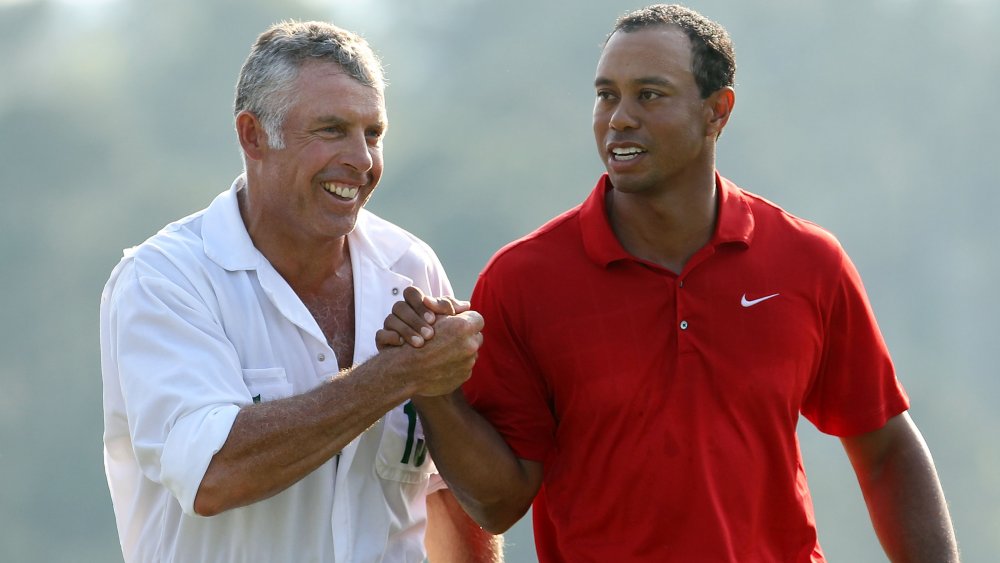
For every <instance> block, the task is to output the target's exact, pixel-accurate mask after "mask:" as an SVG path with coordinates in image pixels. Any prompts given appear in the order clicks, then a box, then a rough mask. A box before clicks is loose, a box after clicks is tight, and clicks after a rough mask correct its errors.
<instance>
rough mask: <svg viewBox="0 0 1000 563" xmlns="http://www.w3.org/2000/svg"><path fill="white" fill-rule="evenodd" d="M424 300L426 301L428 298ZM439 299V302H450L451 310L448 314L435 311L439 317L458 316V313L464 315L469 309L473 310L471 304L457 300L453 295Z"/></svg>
mask: <svg viewBox="0 0 1000 563" xmlns="http://www.w3.org/2000/svg"><path fill="white" fill-rule="evenodd" d="M424 299H426V297H425V298H424ZM437 299H439V300H445V299H446V300H448V305H447V307H448V308H449V311H448V312H442V311H437V310H435V311H434V312H435V313H437V314H439V315H457V314H458V313H464V312H466V311H468V310H469V309H471V308H472V306H471V305H470V304H469V302H468V301H462V300H461V299H456V298H454V297H452V296H451V295H442V296H441V297H438V298H437Z"/></svg>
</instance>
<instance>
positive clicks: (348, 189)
mask: <svg viewBox="0 0 1000 563" xmlns="http://www.w3.org/2000/svg"><path fill="white" fill-rule="evenodd" d="M323 189H324V190H326V191H328V192H330V193H331V194H333V195H336V196H340V197H342V198H344V199H354V197H355V196H357V195H358V188H356V187H354V186H345V185H343V184H335V183H333V182H327V183H325V184H323Z"/></svg>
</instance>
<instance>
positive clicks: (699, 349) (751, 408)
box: [465, 176, 908, 563]
mask: <svg viewBox="0 0 1000 563" xmlns="http://www.w3.org/2000/svg"><path fill="white" fill-rule="evenodd" d="M717 185H718V190H719V218H718V223H717V225H718V226H717V230H716V232H715V234H714V236H713V238H712V240H711V242H710V243H709V244H708V245H706V246H705V247H704V248H702V249H701V250H700V251H699V252H698V253H697V254H695V255H694V256H693V257H692V258H691V259H690V260H689V261H688V263H687V265H686V266H685V268H684V271H683V272H681V273H680V275H676V274H674V273H672V272H670V271H668V270H665V269H663V268H660V267H658V266H657V265H655V264H651V263H648V262H645V261H643V260H640V259H637V258H634V257H633V256H631V255H629V254H628V253H627V252H626V251H625V250H624V249H623V248H622V246H621V244H620V243H619V242H618V240H617V239H616V238H615V236H614V234H613V232H612V230H611V227H610V225H609V223H608V220H607V215H606V210H605V203H604V202H605V194H606V193H607V191H608V190H610V189H612V187H611V185H610V182H609V181H608V179H607V177H606V176H605V177H603V178H602V179H601V180H600V181H599V182H598V184H597V187H596V188H595V189H594V192H593V193H592V194H591V195H590V197H589V198H588V199H587V200H586V201H585V202H584V203H583V204H582V205H580V206H579V207H577V208H574V209H571V210H570V211H568V212H566V213H564V214H562V215H560V216H559V217H556V218H555V219H553V220H552V221H550V222H549V223H547V224H545V225H544V226H542V227H541V228H540V229H538V230H537V231H535V232H534V233H532V234H530V235H528V236H527V237H525V238H523V239H520V240H518V241H515V242H513V243H511V244H510V245H508V246H506V247H505V248H503V249H502V250H500V251H499V252H498V253H497V254H496V255H495V256H494V257H493V259H492V260H491V261H490V263H489V264H488V265H487V266H486V268H485V270H484V271H483V273H482V274H481V275H480V278H479V281H478V283H477V285H476V288H475V290H474V292H473V295H472V304H473V307H474V308H475V309H476V310H478V311H480V312H481V313H482V314H483V316H484V317H485V319H486V328H485V330H484V336H485V341H484V344H483V347H482V349H481V351H480V354H479V359H478V361H477V362H476V367H475V370H474V373H473V376H472V378H471V379H470V380H469V382H468V383H467V384H466V386H465V392H466V395H467V396H468V398H469V401H470V402H471V403H472V404H473V406H474V407H475V408H476V409H478V410H479V411H480V412H482V413H483V414H484V415H485V416H486V418H488V419H489V420H490V421H491V422H492V423H493V424H494V425H495V426H496V427H497V429H498V430H499V431H500V433H501V434H502V435H503V436H504V437H505V438H506V440H507V442H508V443H509V444H510V446H511V447H512V448H513V450H514V451H515V452H516V453H517V455H518V456H520V457H522V458H525V459H531V460H537V461H542V462H543V463H544V471H545V473H544V481H543V485H542V490H541V492H540V493H539V496H538V497H537V498H536V500H535V504H534V511H533V513H534V518H535V541H536V544H537V548H538V555H539V559H540V560H541V561H542V562H557V561H569V562H574V563H576V562H580V561H603V562H606V561H616V562H617V561H685V562H689V561H740V562H745V561H780V562H786V561H822V560H823V555H822V551H821V550H820V547H819V544H818V542H817V537H816V529H815V520H814V516H813V509H812V501H811V499H810V497H809V491H808V488H807V486H806V477H805V472H804V471H803V467H802V459H801V456H800V453H799V448H798V441H797V438H796V435H795V425H796V423H797V421H798V419H799V413H802V414H803V415H805V416H806V417H807V418H808V419H809V420H810V421H812V422H813V423H814V424H815V425H816V426H817V427H818V428H819V429H820V430H821V431H823V432H826V433H830V434H834V435H838V436H846V435H851V434H857V433H862V432H867V431H871V430H875V429H878V428H880V427H881V426H882V425H883V424H885V422H886V421H887V420H888V419H889V418H891V417H892V416H895V415H897V414H899V413H901V412H903V411H904V410H906V409H907V407H908V403H907V398H906V395H905V393H904V391H903V389H902V388H901V386H900V385H899V383H898V382H897V380H896V378H895V375H894V372H893V367H892V362H891V360H890V358H889V354H888V351H887V350H886V346H885V343H884V341H883V339H882V336H881V334H880V333H879V330H878V327H877V325H876V323H875V318H874V315H873V314H872V310H871V307H870V306H869V303H868V299H867V297H866V295H865V292H864V289H863V287H862V285H861V279H860V278H859V276H858V273H857V271H856V270H855V268H854V266H853V265H852V264H851V262H850V260H849V259H848V257H847V256H846V254H845V253H844V251H843V249H842V248H841V247H840V245H839V244H838V242H837V241H836V239H835V238H834V237H833V236H832V235H830V234H829V233H828V232H826V231H824V230H823V229H821V228H820V227H818V226H816V225H814V224H812V223H809V222H807V221H804V220H801V219H798V218H796V217H794V216H792V215H790V214H788V213H786V212H784V211H783V210H781V209H780V208H778V207H776V206H775V205H773V204H772V203H770V202H768V201H766V200H764V199H762V198H760V197H758V196H755V195H753V194H750V193H748V192H745V191H743V190H741V189H739V188H738V187H737V186H736V185H734V184H732V183H731V182H729V181H728V180H725V179H724V178H722V177H721V176H719V177H718V180H717Z"/></svg>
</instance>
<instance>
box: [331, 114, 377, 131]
mask: <svg viewBox="0 0 1000 563" xmlns="http://www.w3.org/2000/svg"><path fill="white" fill-rule="evenodd" d="M315 123H316V124H317V125H322V126H331V125H340V126H345V127H346V126H347V125H350V122H349V121H347V120H346V119H344V118H342V117H337V116H336V115H324V116H321V117H317V118H316V119H315ZM372 126H373V127H377V128H379V129H380V130H382V131H385V130H386V129H387V128H388V127H389V124H388V123H386V122H385V121H382V120H379V121H377V122H375V123H373V124H372Z"/></svg>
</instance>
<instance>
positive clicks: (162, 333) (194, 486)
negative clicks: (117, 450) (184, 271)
mask: <svg viewBox="0 0 1000 563" xmlns="http://www.w3.org/2000/svg"><path fill="white" fill-rule="evenodd" d="M111 299H112V301H111V303H110V315H109V324H110V327H109V328H110V340H111V342H112V345H113V348H114V361H115V362H116V363H117V367H118V374H119V384H120V386H121V392H122V398H123V400H124V404H125V412H126V414H127V418H128V423H129V434H130V437H131V441H132V447H133V450H134V452H135V456H136V459H137V460H138V463H139V466H140V468H141V470H142V472H143V474H144V475H145V477H146V478H147V479H150V480H151V481H153V482H156V483H161V484H163V485H164V486H165V487H166V488H167V490H169V491H170V493H171V494H172V495H173V496H174V497H175V498H176V499H177V501H178V502H179V504H180V506H181V508H182V509H183V511H184V512H185V513H186V514H188V515H191V516H194V515H195V513H194V499H195V496H196V494H197V492H198V488H199V486H200V485H201V480H202V478H203V477H204V474H205V471H206V469H207V468H208V465H209V462H211V460H212V456H214V455H215V453H216V452H218V451H219V450H220V449H221V448H222V446H223V444H224V443H225V441H226V438H227V437H228V436H229V431H230V429H231V428H232V424H233V421H234V420H235V418H236V415H237V413H238V412H239V408H240V407H239V405H240V404H248V403H250V402H251V397H250V396H249V391H248V390H247V388H246V385H245V384H244V383H243V378H242V370H241V369H240V363H239V359H238V357H237V356H236V352H235V350H234V348H233V346H232V345H231V343H230V342H229V340H228V339H227V338H226V335H225V332H224V331H223V329H222V327H221V325H220V324H219V323H218V322H217V320H216V319H215V318H214V316H213V315H212V314H211V312H210V310H209V308H208V307H207V306H206V304H205V303H203V302H202V301H201V300H200V299H199V298H198V297H196V295H195V293H194V292H192V291H189V290H187V289H185V288H184V287H183V283H182V282H180V281H178V280H171V279H170V278H169V276H164V275H158V273H156V272H149V271H145V270H143V269H142V268H140V267H139V266H136V267H133V268H132V269H131V270H130V271H126V272H123V275H122V277H121V278H120V279H119V284H118V286H117V287H116V290H115V292H114V293H113V295H112V298H111Z"/></svg>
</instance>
